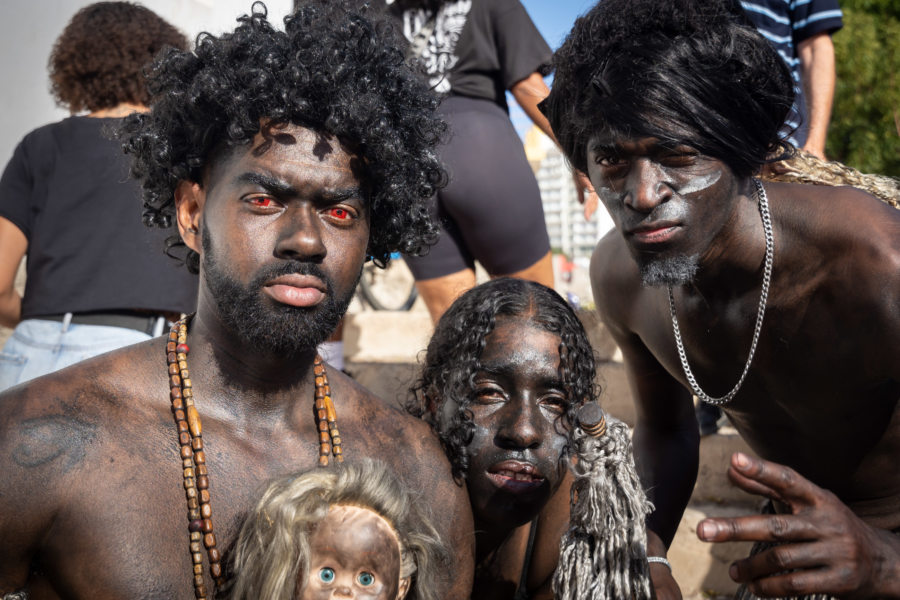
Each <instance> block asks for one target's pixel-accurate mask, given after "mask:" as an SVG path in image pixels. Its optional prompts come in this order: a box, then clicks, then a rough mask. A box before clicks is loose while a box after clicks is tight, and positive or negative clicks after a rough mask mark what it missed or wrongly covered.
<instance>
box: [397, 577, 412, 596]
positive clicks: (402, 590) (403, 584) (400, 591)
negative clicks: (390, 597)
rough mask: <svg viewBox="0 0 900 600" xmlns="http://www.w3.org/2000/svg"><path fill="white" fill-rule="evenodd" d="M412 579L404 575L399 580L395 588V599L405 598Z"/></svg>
mask: <svg viewBox="0 0 900 600" xmlns="http://www.w3.org/2000/svg"><path fill="white" fill-rule="evenodd" d="M411 581H412V577H404V578H403V579H401V580H400V585H399V586H398V588H397V600H403V599H404V598H406V594H408V593H409V585H410V582H411Z"/></svg>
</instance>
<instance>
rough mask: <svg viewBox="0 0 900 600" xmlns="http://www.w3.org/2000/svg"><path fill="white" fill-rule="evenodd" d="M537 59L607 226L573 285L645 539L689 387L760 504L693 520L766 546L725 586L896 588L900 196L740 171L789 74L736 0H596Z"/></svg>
mask: <svg viewBox="0 0 900 600" xmlns="http://www.w3.org/2000/svg"><path fill="white" fill-rule="evenodd" d="M554 65H555V68H556V76H555V79H554V85H553V90H552V92H551V94H550V96H549V97H548V99H547V100H546V101H545V103H544V104H543V105H542V109H543V110H544V111H545V112H546V114H547V115H548V118H549V120H550V122H551V124H552V126H553V130H554V131H555V132H557V135H558V138H559V140H560V143H561V145H562V147H563V148H564V150H565V153H566V155H567V157H568V159H569V160H570V161H571V162H572V165H573V166H574V167H575V168H576V169H580V170H583V171H584V172H586V173H588V175H589V177H590V179H591V182H592V183H593V185H594V188H595V189H596V190H597V192H598V194H599V197H600V200H601V201H602V202H603V204H604V205H605V207H606V208H607V210H608V211H609V213H610V214H611V215H612V217H613V221H614V222H615V225H616V230H615V231H613V232H611V233H609V234H608V235H607V236H606V237H604V238H603V239H602V240H601V241H600V243H599V244H598V245H597V248H596V250H595V252H594V255H593V258H592V263H591V283H592V286H593V291H594V297H595V299H596V303H597V308H598V311H599V313H600V315H601V317H602V318H603V320H604V321H605V322H606V324H607V326H608V327H609V330H610V332H611V333H612V334H613V336H614V337H615V339H616V341H617V342H618V344H619V346H620V347H621V349H622V354H623V356H624V359H625V366H626V369H627V372H628V376H629V381H630V384H631V388H632V391H633V393H634V398H635V401H636V403H637V409H638V410H637V414H638V422H637V424H636V427H635V436H634V439H635V453H636V458H637V461H638V467H639V469H640V470H641V474H642V478H643V479H644V483H645V487H646V489H647V491H648V494H649V495H650V497H651V499H652V501H653V504H654V505H655V511H654V512H653V513H652V514H651V515H650V517H649V519H648V530H649V534H648V535H649V538H650V551H651V554H656V555H657V556H660V557H663V556H665V553H666V549H667V547H668V546H669V544H671V543H672V538H673V537H674V535H675V530H676V528H677V526H678V523H679V519H680V518H681V515H682V513H683V511H684V507H685V505H686V503H687V501H688V499H689V497H690V495H691V491H692V489H693V484H694V480H695V479H696V475H697V467H698V448H699V436H698V431H697V424H696V422H695V420H694V409H693V404H692V396H696V397H698V398H700V400H702V401H704V402H708V403H712V404H716V405H720V406H722V408H723V409H724V411H725V413H726V414H727V415H728V417H729V420H730V421H731V422H732V423H733V424H734V426H735V427H736V428H737V430H738V431H739V432H740V433H741V435H742V436H743V437H744V439H745V440H746V441H747V442H748V443H749V445H750V446H751V448H753V450H754V451H755V452H756V453H758V454H759V456H760V457H762V459H763V460H760V459H756V458H752V457H750V456H747V455H745V454H743V453H737V454H735V455H734V456H732V457H731V464H730V467H729V470H728V474H729V477H730V479H731V480H732V481H733V482H734V483H735V484H736V485H738V486H739V487H741V488H743V489H744V490H746V491H748V492H750V493H753V494H758V495H761V496H766V497H768V498H769V499H771V500H772V501H773V503H772V504H773V506H772V511H773V512H775V513H777V514H767V515H753V516H747V517H740V518H732V519H705V520H704V521H702V522H701V523H700V524H699V526H698V530H697V533H698V535H699V537H700V538H701V539H702V540H705V541H709V542H725V541H733V540H749V541H758V542H764V543H765V544H764V545H759V546H758V547H757V548H756V549H755V550H754V553H753V555H752V556H750V557H748V558H746V559H743V560H739V561H736V562H735V563H734V564H732V565H731V567H730V569H729V574H730V576H731V577H732V578H733V579H734V580H735V581H736V582H739V583H741V584H746V586H747V589H746V590H742V591H741V592H740V593H741V594H742V595H741V597H742V598H743V597H752V595H754V594H755V595H757V596H762V597H780V596H789V597H795V596H804V595H813V594H825V595H832V596H838V597H841V598H883V597H891V598H896V597H900V537H898V536H897V535H895V534H893V533H891V532H892V530H893V531H894V532H896V531H900V470H898V469H897V468H896V465H897V459H898V457H900V402H898V399H900V362H898V361H897V359H896V356H897V354H898V352H900V318H898V315H900V312H898V307H900V269H898V265H900V244H898V239H900V237H898V235H897V233H898V232H900V213H898V212H897V211H896V210H895V209H894V208H892V207H891V206H889V205H887V204H885V203H883V202H880V201H879V200H878V199H877V198H875V197H873V196H870V195H868V194H866V193H864V192H862V191H860V190H856V189H853V188H847V187H825V186H812V185H800V184H787V183H769V182H766V183H763V182H761V181H760V180H759V179H757V177H756V176H757V175H758V174H759V173H760V171H761V169H762V167H763V166H764V165H766V164H768V163H769V162H772V161H774V160H776V159H779V158H783V157H786V156H789V155H790V154H791V153H792V150H793V149H792V147H791V146H790V145H788V144H786V143H785V142H784V141H783V140H782V139H780V137H779V130H780V128H781V125H782V123H783V122H784V120H785V116H786V115H787V113H788V111H789V110H790V107H791V103H792V99H793V94H792V84H791V78H790V74H789V73H788V71H787V68H786V67H785V66H784V64H783V61H782V60H781V58H780V57H779V56H778V54H777V53H776V52H775V51H774V50H773V49H772V48H771V46H770V44H769V43H768V42H767V41H766V40H765V39H764V38H762V37H761V36H760V35H759V34H758V33H757V32H756V30H755V29H754V28H753V27H752V26H750V25H749V24H748V23H747V22H746V20H745V19H744V17H743V15H742V14H741V13H740V7H739V6H737V3H736V2H735V1H734V0H720V1H716V2H712V1H710V0H675V1H672V2H666V3H660V2H656V1H655V0H604V1H603V2H601V3H599V4H598V5H597V6H596V7H595V8H593V9H592V10H591V11H589V12H588V13H587V14H586V15H585V16H584V17H582V18H581V19H579V20H578V21H577V22H576V24H575V27H574V29H573V30H572V32H571V33H570V34H569V37H568V38H567V40H566V42H565V43H564V44H563V46H562V47H561V48H560V50H559V51H558V52H557V54H556V56H555V57H554ZM651 569H652V573H653V580H654V583H655V584H656V590H657V594H658V595H659V597H660V598H667V599H668V598H678V597H680V591H679V590H678V588H677V585H676V583H675V581H674V580H673V578H672V575H671V572H670V571H669V570H668V569H667V568H666V566H665V565H663V564H651ZM819 597H820V596H816V598H819Z"/></svg>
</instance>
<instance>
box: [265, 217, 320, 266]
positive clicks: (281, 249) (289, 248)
mask: <svg viewBox="0 0 900 600" xmlns="http://www.w3.org/2000/svg"><path fill="white" fill-rule="evenodd" d="M278 223H279V226H280V230H279V232H278V239H277V242H276V244H275V255H276V256H277V257H278V258H284V259H293V260H304V261H311V262H318V261H321V260H322V259H323V258H325V254H326V253H327V249H326V247H325V241H324V239H323V237H322V233H323V231H322V227H323V223H322V221H321V219H320V218H319V215H318V212H317V211H316V209H315V207H314V206H312V205H311V204H306V203H298V205H295V206H292V207H291V208H290V209H289V210H287V211H285V213H284V214H283V215H282V217H281V218H280V219H279V221H278Z"/></svg>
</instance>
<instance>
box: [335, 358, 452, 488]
mask: <svg viewBox="0 0 900 600" xmlns="http://www.w3.org/2000/svg"><path fill="white" fill-rule="evenodd" d="M328 377H329V380H330V383H331V386H332V389H333V390H334V397H335V403H336V404H335V406H336V407H337V409H338V411H339V413H340V408H341V407H340V405H341V403H343V402H344V401H347V402H352V406H353V407H354V408H353V410H352V414H347V415H346V416H344V415H343V414H339V419H340V420H341V421H350V422H353V423H354V426H358V427H360V428H361V429H362V430H363V431H364V432H365V435H366V437H367V442H368V446H369V448H370V449H371V451H372V452H373V453H375V454H378V455H384V457H383V460H386V461H387V462H394V461H398V462H402V463H403V465H402V467H401V470H406V466H407V465H409V466H410V467H415V468H412V469H409V473H408V474H407V476H408V477H412V478H417V476H419V475H421V476H426V474H429V475H430V474H431V473H435V474H436V473H440V476H441V477H442V478H445V477H446V478H449V473H450V466H449V462H448V461H447V459H446V456H445V455H444V452H443V450H442V449H441V447H440V444H439V442H438V441H437V437H436V436H435V435H434V434H433V433H432V431H431V428H430V427H429V426H428V424H427V423H425V422H424V421H422V420H420V419H417V418H415V417H413V416H412V415H410V414H409V413H407V412H406V411H405V410H403V409H402V408H400V407H399V406H398V405H397V404H396V403H393V402H389V401H387V400H385V399H383V398H380V397H378V396H376V395H375V394H373V393H372V392H370V391H369V390H368V389H366V388H365V387H363V386H362V385H360V384H359V383H358V382H357V381H355V380H354V379H352V378H350V377H348V376H347V375H345V374H343V373H341V372H334V371H332V370H329V373H328ZM412 457H415V459H414V460H411V459H412Z"/></svg>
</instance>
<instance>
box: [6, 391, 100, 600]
mask: <svg viewBox="0 0 900 600" xmlns="http://www.w3.org/2000/svg"><path fill="white" fill-rule="evenodd" d="M60 391H61V390H59V389H58V388H54V387H52V386H49V385H47V383H46V382H44V383H32V384H31V385H29V386H28V387H27V388H21V387H19V388H15V390H14V391H12V392H6V393H3V394H0V597H2V596H3V595H4V594H8V593H11V592H16V591H21V590H23V589H25V587H26V585H27V584H28V581H29V575H30V572H31V567H32V565H33V563H34V561H35V559H36V557H38V555H39V552H40V549H41V544H42V543H44V542H45V541H46V537H47V534H48V532H49V531H50V530H51V528H52V525H53V520H54V517H55V515H56V514H58V512H59V511H60V509H61V502H62V501H61V498H60V497H59V491H60V490H66V493H70V494H78V493H79V492H78V491H77V484H74V485H73V483H72V482H73V478H74V481H77V474H78V469H79V468H80V466H81V465H82V463H83V461H84V457H85V455H86V454H87V453H88V452H89V450H90V448H91V445H92V443H93V442H94V441H95V440H96V438H97V436H98V425H97V423H96V422H95V421H93V420H92V419H90V418H87V417H84V416H82V415H79V414H76V411H75V410H74V408H73V406H72V405H71V404H70V403H63V402H60V401H59V400H58V399H57V400H53V399H54V398H58V396H59V393H58V392H60ZM44 398H49V399H51V400H50V401H43V400H42V399H44Z"/></svg>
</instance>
